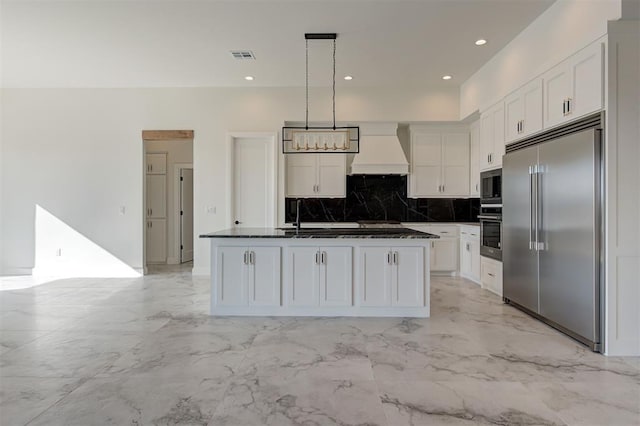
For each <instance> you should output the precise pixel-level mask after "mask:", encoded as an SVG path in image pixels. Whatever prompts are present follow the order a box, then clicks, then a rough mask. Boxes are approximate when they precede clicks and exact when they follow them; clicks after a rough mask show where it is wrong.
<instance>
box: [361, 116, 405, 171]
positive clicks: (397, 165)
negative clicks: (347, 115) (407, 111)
mask: <svg viewBox="0 0 640 426" xmlns="http://www.w3.org/2000/svg"><path fill="white" fill-rule="evenodd" d="M396 128H397V127H396V125H393V126H392V127H389V125H387V126H385V127H381V126H375V128H367V127H365V126H363V125H361V126H360V129H361V133H362V134H361V135H360V152H359V153H358V154H356V155H355V157H354V158H353V163H352V164H351V174H352V175H367V174H369V175H406V174H409V162H408V161H407V156H406V155H405V153H404V150H403V149H402V145H401V144H400V140H399V139H398V136H397V135H396ZM365 132H366V133H369V134H366V133H365Z"/></svg>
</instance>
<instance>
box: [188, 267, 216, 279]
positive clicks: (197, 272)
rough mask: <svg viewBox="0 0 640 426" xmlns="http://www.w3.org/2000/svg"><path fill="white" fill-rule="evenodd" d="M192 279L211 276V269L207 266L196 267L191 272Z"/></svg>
mask: <svg viewBox="0 0 640 426" xmlns="http://www.w3.org/2000/svg"><path fill="white" fill-rule="evenodd" d="M191 275H193V276H194V277H208V276H210V275H211V269H210V268H209V267H208V266H198V267H194V268H193V269H192V270H191Z"/></svg>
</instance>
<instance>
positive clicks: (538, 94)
mask: <svg viewBox="0 0 640 426" xmlns="http://www.w3.org/2000/svg"><path fill="white" fill-rule="evenodd" d="M520 93H521V99H522V127H521V133H520V137H521V138H522V137H525V136H529V135H531V134H533V133H536V132H538V131H540V130H542V80H541V79H536V80H533V81H532V82H530V83H528V84H527V85H525V86H524V87H523V88H522V89H520Z"/></svg>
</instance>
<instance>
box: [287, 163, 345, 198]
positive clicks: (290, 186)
mask: <svg viewBox="0 0 640 426" xmlns="http://www.w3.org/2000/svg"><path fill="white" fill-rule="evenodd" d="M286 162H287V172H286V173H287V197H291V198H344V197H346V195H347V181H346V176H347V156H346V155H344V154H289V155H287V158H286Z"/></svg>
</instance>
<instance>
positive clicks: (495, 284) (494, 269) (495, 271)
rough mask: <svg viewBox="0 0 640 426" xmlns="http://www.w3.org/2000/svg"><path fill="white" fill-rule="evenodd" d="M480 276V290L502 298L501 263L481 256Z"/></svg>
mask: <svg viewBox="0 0 640 426" xmlns="http://www.w3.org/2000/svg"><path fill="white" fill-rule="evenodd" d="M480 276H481V282H482V288H484V289H487V290H489V291H491V292H492V293H495V294H497V295H498V296H500V297H502V262H500V261H497V260H494V259H490V258H488V257H484V256H482V257H481V258H480Z"/></svg>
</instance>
